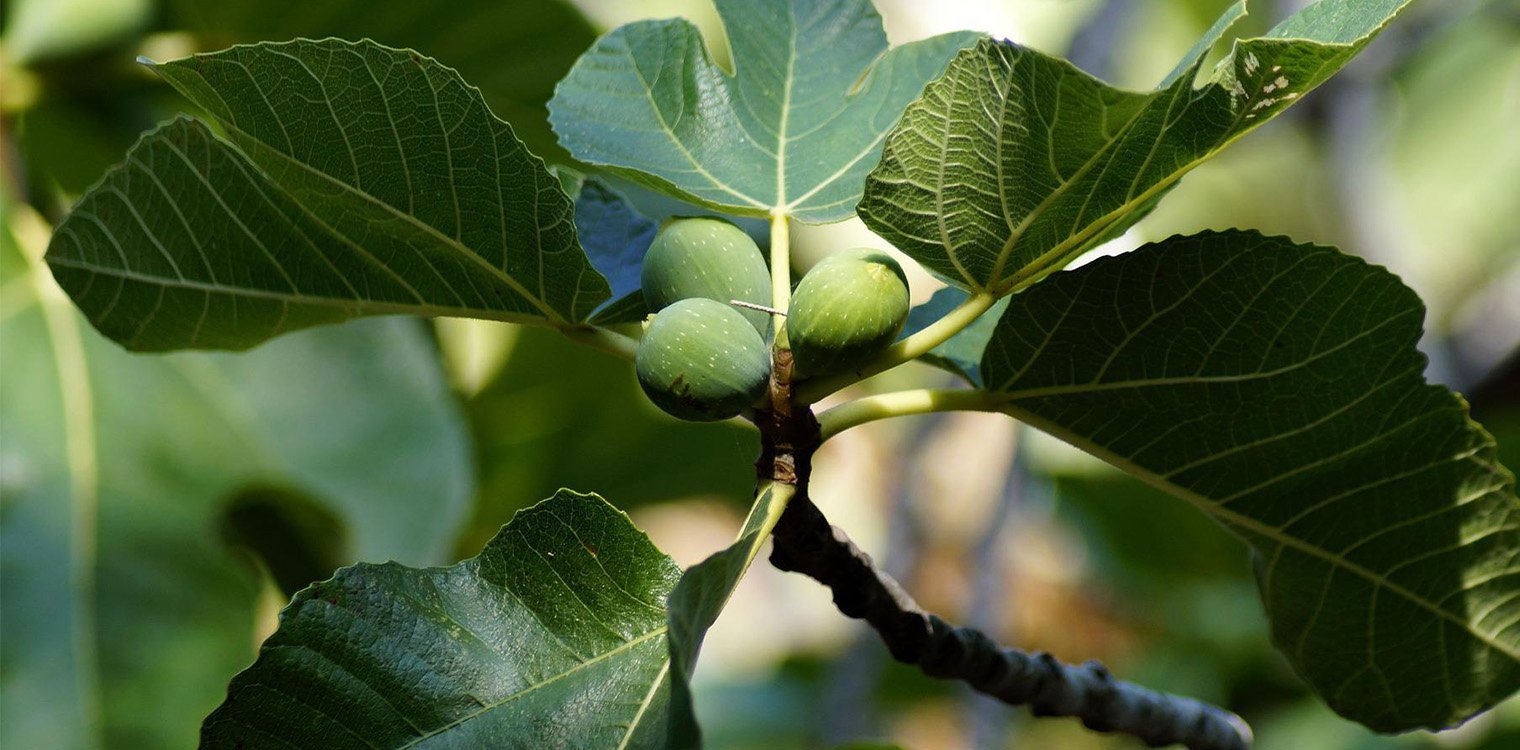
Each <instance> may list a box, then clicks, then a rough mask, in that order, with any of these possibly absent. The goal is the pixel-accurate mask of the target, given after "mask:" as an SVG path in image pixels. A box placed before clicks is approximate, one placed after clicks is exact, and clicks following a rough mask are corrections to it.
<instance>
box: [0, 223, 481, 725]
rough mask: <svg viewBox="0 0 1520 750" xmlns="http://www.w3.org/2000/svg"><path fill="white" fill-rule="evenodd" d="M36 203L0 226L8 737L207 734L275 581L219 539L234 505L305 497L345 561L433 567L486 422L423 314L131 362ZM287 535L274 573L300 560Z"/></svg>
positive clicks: (456, 520) (465, 505) (2, 679)
mask: <svg viewBox="0 0 1520 750" xmlns="http://www.w3.org/2000/svg"><path fill="white" fill-rule="evenodd" d="M19 216H20V215H19V214H13V215H11V216H8V217H7V220H6V221H5V222H0V225H3V226H4V231H0V290H3V291H0V300H3V304H0V308H3V309H0V361H3V362H4V374H3V376H0V435H3V439H0V443H3V451H0V453H3V460H0V496H3V498H4V500H3V505H0V578H3V580H4V585H3V586H0V631H3V633H4V648H3V649H0V705H3V706H4V714H5V718H4V720H3V721H0V747H6V748H12V747H14V748H69V749H76V748H77V749H89V748H101V747H145V748H146V747H154V748H157V747H191V746H193V744H194V738H195V733H196V728H197V726H198V723H199V721H200V718H201V717H203V716H204V715H205V714H206V713H207V712H209V711H210V710H212V709H213V708H215V706H216V702H217V698H218V695H219V694H220V691H221V689H222V686H224V685H225V684H226V681H227V680H228V679H229V678H230V677H231V676H232V675H233V674H234V673H235V672H236V671H237V670H238V669H239V668H241V667H242V666H244V665H246V664H247V663H248V661H249V659H250V658H252V656H253V651H254V645H255V638H256V635H255V631H256V630H257V625H258V611H259V604H260V599H261V593H260V591H259V586H258V576H255V575H253V574H252V571H251V570H250V569H249V566H248V565H246V564H244V562H245V560H246V557H245V555H243V554H241V553H240V552H236V551H233V550H230V549H228V547H227V546H226V545H225V544H224V543H223V542H222V541H221V540H219V539H218V538H217V537H218V535H217V533H216V530H217V528H218V527H219V526H220V525H222V524H223V523H225V522H226V521H227V520H228V518H229V510H230V509H229V507H228V505H229V501H230V500H231V498H232V497H233V496H235V495H236V496H243V495H245V493H247V491H249V490H280V491H293V492H299V493H301V494H302V495H303V496H305V497H307V498H308V499H309V502H310V503H312V504H313V509H314V510H316V511H318V512H320V513H321V514H323V515H325V516H328V517H330V518H331V519H333V520H334V521H335V522H336V529H334V530H336V531H338V532H341V533H339V534H330V535H329V536H328V537H326V538H324V539H322V540H320V541H321V542H322V543H324V544H325V545H327V546H328V547H329V549H326V550H324V551H325V552H328V553H330V555H331V557H333V558H336V559H335V560H334V561H333V563H332V564H334V565H336V564H343V563H347V562H350V561H353V560H355V559H386V558H393V559H399V560H403V561H406V562H407V563H409V564H418V565H420V564H429V563H432V562H436V561H439V560H442V559H445V558H446V556H447V554H448V553H449V551H450V550H451V549H452V545H453V541H454V539H455V536H456V535H457V534H458V532H459V529H460V526H461V525H462V524H463V523H464V521H465V520H466V519H467V516H468V513H469V507H470V502H471V499H472V496H473V486H472V473H471V471H470V465H469V464H470V447H469V440H468V436H467V435H466V433H465V430H464V428H463V425H462V424H461V423H460V421H459V419H458V415H457V412H456V406H455V404H454V401H453V398H452V395H451V394H450V393H449V388H448V384H447V383H446V382H445V380H444V377H443V373H442V372H441V371H440V370H439V367H438V363H437V360H436V357H435V356H434V354H433V346H432V344H431V343H430V342H429V341H428V340H427V337H426V335H425V334H424V333H423V331H422V330H420V328H419V327H418V326H417V325H416V324H415V323H413V322H412V321H404V320H371V321H362V322H358V323H355V324H352V325H348V326H343V327H339V328H329V329H325V330H320V331H310V332H307V333H304V334H300V335H295V336H291V337H288V338H285V339H282V340H280V341H278V342H274V343H272V344H271V345H270V346H269V347H267V348H264V349H262V350H260V351H258V352H253V353H250V354H246V355H228V354H205V353H186V354H177V355H172V356H166V357H137V356H132V355H130V354H128V353H126V352H123V351H122V350H121V348H120V347H118V346H115V345H114V344H112V343H111V342H109V341H107V340H106V339H104V338H102V337H100V336H99V335H97V334H95V333H94V332H93V331H91V330H90V329H89V326H88V325H87V324H86V322H85V321H84V319H83V318H82V317H81V316H80V315H79V314H78V312H77V311H76V310H74V308H73V306H72V305H71V304H70V303H69V301H68V299H67V298H66V297H64V295H63V293H62V291H60V290H58V288H57V287H56V286H55V285H54V284H53V283H52V280H51V279H50V278H49V277H48V273H47V270H46V269H44V268H43V267H42V266H41V264H40V263H34V262H28V259H27V258H26V257H25V256H23V255H21V254H20V253H18V252H17V251H16V248H15V247H14V246H13V243H12V242H11V241H10V240H11V237H10V229H11V228H12V227H15V226H21V225H22V224H21V222H19V221H18V222H15V223H12V222H11V220H12V219H16V218H18V217H19ZM36 223H37V224H40V220H38V221H37V222H36ZM38 233H40V237H39V238H38V243H37V244H38V245H39V246H38V247H36V248H35V252H36V254H37V255H40V254H41V247H40V245H41V244H42V243H45V242H46V239H47V236H46V228H45V227H39V229H38ZM380 403H383V404H386V405H387V406H386V408H384V409H377V408H374V405H375V404H380ZM280 542H282V543H283V551H284V553H285V554H284V555H282V559H268V558H266V560H265V562H266V563H267V564H268V565H269V567H271V568H276V569H278V568H282V567H285V568H288V567H289V566H286V565H284V564H285V563H287V562H289V560H287V559H284V558H290V557H295V556H296V555H297V553H298V550H297V549H294V548H295V547H297V546H298V545H295V544H293V542H294V540H292V539H289V538H285V539H281V540H280ZM327 559H328V557H326V556H324V558H323V559H322V562H325V561H326V560H327ZM299 572H304V573H308V574H309V575H313V576H318V577H320V576H326V575H328V574H329V573H330V572H331V568H330V567H329V568H326V569H321V570H310V569H307V570H301V571H299ZM307 580H310V579H309V578H308V579H307ZM302 583H303V584H304V581H303V582H302Z"/></svg>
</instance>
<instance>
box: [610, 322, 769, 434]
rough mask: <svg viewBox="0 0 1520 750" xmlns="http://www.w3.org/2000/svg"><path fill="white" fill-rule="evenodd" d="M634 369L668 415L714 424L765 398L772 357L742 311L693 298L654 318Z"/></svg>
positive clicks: (640, 381)
mask: <svg viewBox="0 0 1520 750" xmlns="http://www.w3.org/2000/svg"><path fill="white" fill-rule="evenodd" d="M634 369H635V370H637V371H638V375H639V385H640V386H642V387H643V389H644V393H645V394H646V395H647V396H649V400H650V401H653V402H654V403H655V405H656V406H658V407H660V408H661V409H663V410H664V411H665V412H666V413H668V414H670V415H671V416H674V417H679V418H681V419H687V420H691V421H694V422H713V421H717V420H720V419H728V418H729V417H734V416H738V415H739V413H740V412H742V411H743V410H744V408H745V407H747V406H750V405H751V404H754V403H755V402H756V401H758V400H759V399H760V397H761V396H763V395H764V394H765V389H766V387H767V384H768V383H769V382H770V375H771V354H770V347H769V346H767V345H766V343H765V340H764V339H762V338H760V334H759V333H758V332H756V331H755V328H754V326H752V325H751V324H750V322H749V321H748V320H745V318H744V316H743V315H741V314H740V313H739V311H738V310H736V309H734V308H733V307H731V306H729V305H726V304H723V303H722V302H718V301H716V300H710V299H705V298H702V297H693V298H690V299H683V300H680V301H678V302H675V303H674V304H671V305H670V306H668V307H666V308H665V309H664V310H661V311H660V312H658V313H656V314H655V316H654V319H653V320H652V321H651V322H650V323H649V327H648V328H646V329H645V331H644V338H643V340H642V341H640V342H639V351H638V356H637V357H636V358H635V359H634Z"/></svg>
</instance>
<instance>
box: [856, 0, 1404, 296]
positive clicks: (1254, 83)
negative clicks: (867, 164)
mask: <svg viewBox="0 0 1520 750" xmlns="http://www.w3.org/2000/svg"><path fill="white" fill-rule="evenodd" d="M1407 2H1408V0H1320V1H1319V2H1317V3H1315V4H1313V5H1310V6H1308V7H1307V8H1305V9H1303V10H1302V11H1300V12H1299V13H1298V14H1297V15H1294V16H1293V17H1291V18H1289V19H1288V20H1286V21H1284V22H1283V23H1282V24H1280V25H1279V26H1277V27H1276V28H1274V29H1273V30H1272V31H1271V32H1270V33H1269V34H1268V36H1266V37H1264V38H1260V39H1246V40H1242V41H1238V42H1236V43H1235V46H1234V49H1233V51H1232V53H1231V54H1230V55H1229V56H1228V57H1226V58H1225V60H1224V61H1223V62H1221V63H1220V65H1219V67H1218V68H1217V69H1216V70H1215V72H1214V75H1213V76H1212V78H1210V79H1209V80H1208V81H1207V82H1206V83H1204V84H1203V85H1202V86H1201V87H1199V88H1194V80H1195V78H1197V73H1198V71H1199V68H1200V67H1201V65H1202V61H1203V57H1204V53H1205V52H1207V51H1208V49H1209V47H1210V46H1212V44H1213V42H1214V41H1215V40H1216V39H1217V38H1219V37H1220V36H1221V35H1222V34H1223V33H1224V32H1225V31H1226V30H1227V29H1228V28H1229V26H1230V25H1231V24H1232V23H1233V22H1234V21H1235V20H1236V19H1238V18H1239V17H1240V16H1241V15H1242V14H1243V4H1237V5H1234V6H1231V8H1230V9H1229V10H1227V11H1226V13H1225V14H1224V16H1223V17H1222V18H1221V19H1220V21H1219V22H1218V23H1216V24H1215V26H1214V27H1213V28H1212V29H1210V31H1209V33H1208V34H1207V35H1206V36H1205V38H1204V39H1203V40H1202V41H1200V42H1199V44H1198V45H1196V46H1195V47H1194V48H1193V49H1192V51H1190V52H1189V53H1188V55H1187V57H1186V58H1185V59H1184V60H1183V62H1182V64H1181V65H1179V66H1178V69H1177V70H1176V71H1174V72H1173V73H1172V75H1171V76H1169V77H1168V79H1167V82H1166V83H1165V84H1163V86H1162V87H1161V88H1159V89H1157V90H1155V91H1151V92H1145V93H1140V92H1130V91H1121V90H1119V89H1115V88H1113V87H1111V86H1108V85H1107V84H1105V83H1103V82H1102V81H1099V80H1098V79H1096V78H1093V77H1091V76H1089V75H1087V74H1086V73H1083V72H1082V71H1080V70H1078V69H1077V68H1076V67H1074V66H1072V65H1071V64H1070V63H1068V62H1066V61H1064V60H1060V59H1057V58H1053V57H1049V56H1046V55H1043V54H1041V53H1039V52H1036V51H1034V50H1031V49H1028V48H1025V47H1021V46H1019V45H1017V44H1013V43H1011V42H995V41H991V40H984V41H982V42H981V43H980V44H978V45H977V46H976V47H975V48H973V49H968V50H965V51H962V52H961V53H960V54H959V55H958V56H957V57H956V58H955V60H954V61H953V62H952V63H951V64H950V67H949V69H948V70H947V71H946V72H945V74H944V76H943V77H941V78H940V79H939V80H937V81H935V82H934V83H932V84H930V85H929V86H928V87H927V88H926V89H925V91H924V95H923V97H922V99H920V100H919V101H917V102H915V103H914V104H913V105H912V106H910V107H908V109H907V111H906V112H905V114H904V115H903V118H902V121H901V122H900V123H899V124H898V126H897V127H896V128H895V129H894V130H893V132H892V134H891V135H890V136H889V137H888V139H887V143H886V147H885V149H884V150H883V153H882V159H881V163H880V165H879V166H878V167H877V168H876V169H875V170H874V171H873V172H872V173H871V175H870V176H869V178H868V180H867V184H866V188H865V197H864V198H863V199H862V200H861V202H860V207H859V212H860V216H861V218H862V219H864V220H865V222H866V224H867V226H869V227H870V228H871V229H872V230H874V231H875V232H876V233H877V234H880V235H881V236H883V237H885V238H887V239H888V240H889V241H891V242H892V244H894V245H895V246H897V247H898V248H899V249H901V250H902V251H904V252H906V253H907V254H909V255H910V256H912V257H913V258H914V259H915V260H917V261H919V262H920V263H923V264H924V265H925V266H927V267H929V268H930V269H931V270H933V271H935V272H937V273H939V274H941V275H942V276H944V277H945V278H947V279H949V280H951V281H952V282H953V283H956V284H958V285H961V286H963V287H964V288H966V289H969V290H973V291H985V292H990V293H993V294H1003V293H1007V292H1009V291H1012V290H1015V289H1019V288H1023V287H1025V286H1027V285H1028V284H1030V283H1033V282H1034V281H1037V280H1039V279H1040V278H1041V277H1043V276H1044V275H1045V274H1048V273H1050V272H1051V271H1054V270H1057V269H1059V268H1061V267H1063V266H1065V265H1066V264H1067V263H1068V262H1070V261H1071V260H1072V259H1074V258H1076V257H1077V256H1078V255H1081V254H1082V253H1083V252H1085V251H1087V250H1089V249H1091V248H1093V247H1095V246H1097V245H1098V244H1101V243H1102V242H1105V241H1107V240H1108V239H1111V238H1113V237H1115V236H1117V235H1118V234H1120V233H1122V232H1123V231H1124V230H1125V229H1127V228H1128V227H1129V226H1131V225H1133V224H1134V223H1135V222H1136V221H1138V220H1139V219H1140V218H1142V217H1143V216H1144V215H1145V214H1146V213H1147V212H1148V211H1149V210H1150V209H1151V208H1152V207H1154V205H1155V204H1156V202H1157V201H1158V200H1159V199H1160V198H1161V196H1162V195H1163V194H1164V193H1165V192H1166V191H1167V189H1168V188H1170V187H1171V186H1172V185H1174V184H1175V183H1176V182H1177V180H1178V179H1180V178H1181V177H1182V175H1183V174H1184V173H1186V172H1187V171H1188V170H1190V169H1192V168H1193V167H1195V166H1197V165H1198V164H1200V163H1202V162H1203V161H1205V160H1207V159H1208V158H1210V157H1211V156H1213V155H1214V154H1215V153H1217V152H1218V151H1219V150H1220V149H1222V148H1224V147H1225V146H1226V145H1228V144H1229V143H1231V142H1232V141H1234V140H1235V139H1237V138H1239V137H1241V136H1242V135H1244V134H1245V133H1247V132H1249V131H1251V130H1252V129H1254V128H1256V127H1257V126H1259V125H1261V124H1262V123H1264V122H1266V121H1267V120H1270V119H1271V118H1272V117H1274V116H1275V115H1277V114H1278V113H1279V112H1281V111H1283V110H1284V109H1286V108H1287V107H1288V106H1289V105H1290V104H1292V103H1293V102H1294V101H1297V100H1298V99H1299V98H1300V97H1301V96H1303V95H1304V94H1305V93H1307V92H1308V91H1310V90H1311V89H1313V88H1314V87H1315V86H1318V85H1319V84H1320V83H1321V82H1323V81H1324V80H1325V79H1327V78H1329V77H1330V76H1331V75H1332V74H1334V73H1335V71H1336V70H1338V69H1339V68H1340V67H1341V66H1342V65H1344V64H1345V63H1346V62H1347V61H1348V60H1350V59H1351V57H1352V56H1354V55H1355V54H1356V53H1357V52H1358V51H1360V50H1361V49H1362V47H1363V46H1365V45H1366V44H1367V43H1368V42H1369V41H1371V39H1372V38H1373V37H1374V36H1376V34H1377V33H1378V32H1379V31H1380V30H1381V29H1382V28H1383V26H1384V25H1386V24H1387V23H1388V21H1389V20H1391V19H1392V17H1393V16H1394V15H1395V14H1396V13H1398V12H1399V11H1400V10H1401V9H1402V8H1403V7H1404V5H1405V4H1406V3H1407ZM1261 199H1262V200H1272V196H1270V195H1263V196H1261Z"/></svg>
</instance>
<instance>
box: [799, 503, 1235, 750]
mask: <svg viewBox="0 0 1520 750" xmlns="http://www.w3.org/2000/svg"><path fill="white" fill-rule="evenodd" d="M803 487H804V485H802V484H799V485H798V492H797V494H796V495H795V496H794V497H793V498H792V499H791V502H790V503H789V504H788V505H787V508H786V512H785V513H783V514H782V516H781V520H780V521H779V522H778V523H777V524H776V528H775V530H774V531H773V532H772V540H773V544H774V546H773V548H772V550H771V558H770V559H771V564H772V565H775V566H776V567H777V568H779V569H781V570H785V571H792V572H796V573H801V574H803V575H806V576H808V577H810V578H812V579H814V580H816V581H818V582H819V583H822V584H823V585H825V586H827V587H829V589H830V590H831V591H832V592H833V594H834V604H835V606H837V607H838V608H839V611H840V612H842V613H844V615H845V616H847V617H852V618H856V619H861V620H865V621H866V622H867V623H868V624H869V625H870V626H871V627H872V628H874V629H875V630H876V632H877V634H878V635H879V636H880V637H881V640H882V642H883V643H885V644H886V646H887V650H888V651H889V652H891V654H892V658H894V659H896V660H898V661H900V662H903V663H905V664H912V665H914V666H917V667H918V668H919V669H921V670H923V672H924V673H925V674H927V675H929V676H931V677H939V678H944V679H955V680H961V681H963V682H966V683H967V684H969V685H970V686H971V687H972V688H973V689H975V690H977V691H978V692H981V693H984V694H986V695H989V696H992V697H994V698H997V699H998V700H1001V701H1003V702H1004V703H1008V704H1010V705H1015V706H1019V705H1027V706H1029V708H1030V710H1031V711H1032V712H1033V713H1034V715H1035V716H1063V717H1073V718H1076V719H1080V720H1081V722H1082V724H1083V725H1085V726H1086V727H1087V728H1089V729H1092V730H1094V731H1099V732H1117V733H1120V734H1127V735H1131V736H1133V737H1137V738H1139V739H1141V740H1143V741H1144V742H1146V743H1148V744H1150V745H1151V746H1162V745H1170V744H1180V745H1184V746H1186V747H1188V748H1191V750H1246V749H1247V748H1249V747H1250V745H1251V730H1250V727H1248V726H1247V725H1246V724H1245V722H1244V721H1242V720H1241V719H1240V717H1238V716H1236V715H1235V714H1232V713H1230V712H1228V711H1225V710H1223V709H1220V708H1217V707H1214V706H1210V705H1208V704H1205V703H1202V702H1200V701H1197V700H1194V699H1192V698H1186V697H1182V696H1176V695H1169V694H1166V693H1159V692H1156V691H1153V690H1149V689H1147V688H1143V687H1140V686H1138V685H1134V684H1131V683H1128V682H1122V681H1119V680H1116V679H1114V678H1113V676H1112V675H1110V674H1109V672H1108V670H1107V669H1105V668H1104V667H1103V666H1102V665H1101V664H1099V663H1097V662H1093V661H1090V662H1087V663H1086V664H1082V665H1080V666H1076V665H1071V664H1065V663H1062V662H1061V661H1059V660H1057V659H1056V658H1055V657H1053V656H1051V655H1050V654H1048V653H1043V652H1037V653H1033V654H1030V653H1026V652H1024V651H1020V650H1018V649H1013V648H1004V647H1002V646H1000V645H998V644H997V643H996V642H994V641H993V640H992V639H991V638H989V637H988V636H987V635H985V634H983V633H982V632H981V631H978V630H974V629H972V628H960V627H956V626H954V625H951V624H950V623H947V622H945V621H944V620H942V619H940V618H939V617H938V616H936V615H932V614H929V613H927V612H924V611H923V609H921V608H920V607H919V606H918V603H917V602H915V601H914V600H913V597H912V596H910V595H909V594H908V593H907V592H906V591H904V590H903V588H902V586H900V585H899V584H898V583H897V581H895V580H893V579H892V578H891V577H890V576H888V575H886V574H885V573H882V572H881V571H880V570H877V568H876V565H875V563H874V562H873V561H872V560H871V557H870V555H867V554H866V553H865V552H863V551H861V550H860V548H859V547H856V546H855V544H854V543H853V542H851V541H850V539H849V537H848V536H846V535H845V533H844V532H843V531H841V530H840V529H839V528H838V527H836V526H833V525H831V524H830V523H829V521H828V519H827V518H825V517H824V515H823V513H822V512H821V511H819V510H818V507H817V506H815V505H814V504H813V503H812V501H811V500H809V499H808V497H807V495H806V493H805V492H804V491H803Z"/></svg>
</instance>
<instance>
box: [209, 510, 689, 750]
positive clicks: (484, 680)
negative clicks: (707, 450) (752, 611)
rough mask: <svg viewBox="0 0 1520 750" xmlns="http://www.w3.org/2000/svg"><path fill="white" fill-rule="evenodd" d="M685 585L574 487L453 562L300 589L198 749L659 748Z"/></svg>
mask: <svg viewBox="0 0 1520 750" xmlns="http://www.w3.org/2000/svg"><path fill="white" fill-rule="evenodd" d="M679 574H680V571H679V570H678V569H677V568H676V566H675V563H673V562H672V561H671V560H670V558H668V557H666V556H665V555H664V554H663V553H661V552H660V551H659V550H658V549H656V548H655V547H654V545H653V544H652V543H651V542H650V541H649V538H648V537H646V536H644V534H643V533H642V532H640V531H638V530H637V529H635V528H634V527H633V525H632V524H631V523H629V521H628V518H627V516H625V515H623V514H622V513H621V512H619V511H618V510H617V509H615V508H613V507H612V506H610V505H608V504H607V503H606V502H605V501H603V500H602V499H601V498H599V497H596V496H594V495H580V494H576V493H574V492H570V491H568V490H561V491H560V492H559V493H557V494H556V495H555V496H554V497H552V498H549V499H548V500H545V501H544V502H542V503H540V504H538V505H536V506H534V507H532V508H529V509H527V510H524V511H522V512H520V513H518V514H517V516H516V517H514V518H513V519H512V521H511V523H509V524H507V525H506V526H505V527H503V528H502V530H501V532H500V533H499V534H497V536H496V538H495V539H493V540H492V541H491V542H490V543H489V544H487V545H486V547H485V549H484V550H482V551H481V553H480V554H479V555H477V556H476V557H473V558H470V559H469V560H465V561H464V562H461V563H459V564H457V565H454V566H451V567H447V568H430V569H420V570H419V569H413V568H405V567H402V566H400V565H396V564H394V563H391V564H385V565H369V564H363V565H357V566H354V567H352V568H346V569H344V570H342V571H339V573H338V574H337V575H336V576H334V577H333V578H332V579H331V580H329V581H324V582H322V583H319V584H317V585H315V586H312V587H311V588H308V589H306V590H305V591H302V592H301V593H300V594H298V595H297V596H296V598H295V600H294V601H292V602H291V603H290V606H289V607H287V608H286V610H285V611H284V612H283V613H282V614H281V616H280V628H279V630H278V631H276V632H275V634H274V635H272V636H270V638H269V639H268V640H267V641H265V643H264V646H263V647H262V648H261V649H260V652H259V658H258V661H256V662H254V664H253V666H251V667H249V668H248V669H247V670H246V671H244V672H243V673H242V674H240V675H238V677H237V678H235V679H234V680H233V681H232V684H231V686H230V687H229V689H228V695H227V700H226V702H225V703H223V704H222V706H221V707H220V708H218V709H217V710H216V711H215V712H213V713H212V714H211V715H210V716H209V717H207V719H206V722H205V725H204V727H203V729H202V746H203V747H208V748H222V747H225V748H244V747H249V748H254V747H311V748H316V747H321V748H350V747H352V748H365V749H367V750H376V749H378V748H418V749H420V748H441V747H579V748H606V749H607V750H623V749H624V748H658V747H663V746H664V743H665V727H666V721H667V719H666V707H667V703H668V700H669V693H670V679H669V664H670V657H669V650H668V647H667V644H666V633H667V630H668V626H667V624H666V614H665V606H664V600H665V597H666V596H667V595H668V594H669V592H670V590H671V588H672V587H673V586H674V585H675V583H676V579H677V577H678V576H679Z"/></svg>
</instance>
